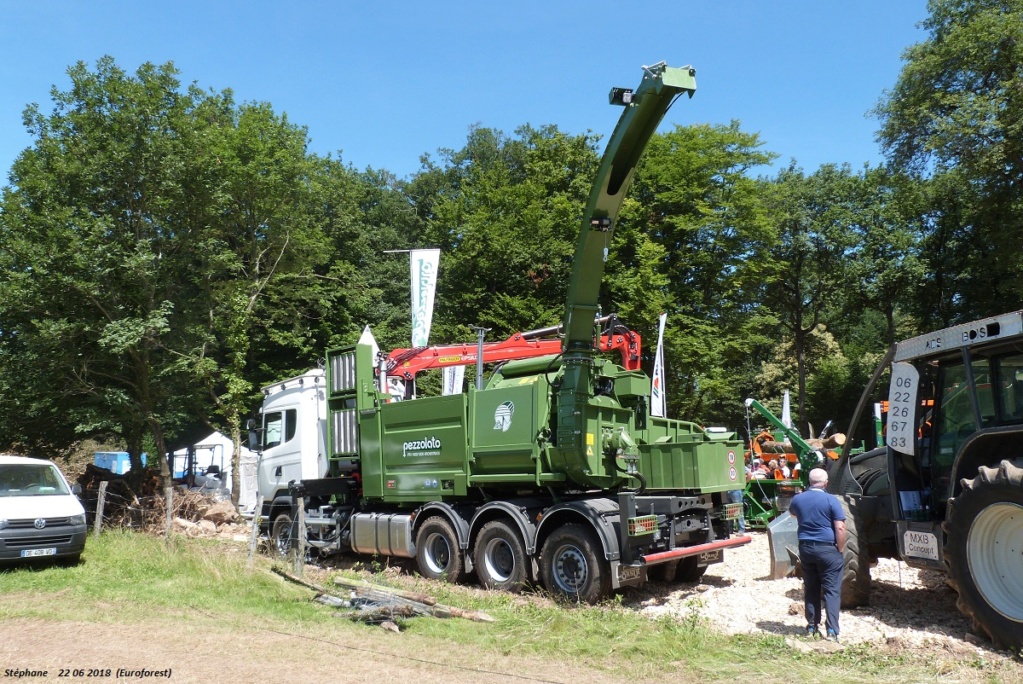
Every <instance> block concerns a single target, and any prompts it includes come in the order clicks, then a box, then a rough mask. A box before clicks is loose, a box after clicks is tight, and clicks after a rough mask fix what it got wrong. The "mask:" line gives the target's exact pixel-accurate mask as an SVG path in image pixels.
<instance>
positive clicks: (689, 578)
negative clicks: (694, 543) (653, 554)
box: [675, 556, 707, 582]
mask: <svg viewBox="0 0 1023 684" xmlns="http://www.w3.org/2000/svg"><path fill="white" fill-rule="evenodd" d="M705 572H707V566H706V565H700V564H699V562H698V560H697V558H696V556H686V557H685V558H683V559H682V560H680V561H679V562H678V570H677V571H676V572H675V581H676V582H699V581H700V579H701V578H702V577H703V573H705Z"/></svg>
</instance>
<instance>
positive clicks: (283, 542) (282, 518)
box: [270, 513, 295, 558]
mask: <svg viewBox="0 0 1023 684" xmlns="http://www.w3.org/2000/svg"><path fill="white" fill-rule="evenodd" d="M294 528H295V525H294V522H293V521H292V519H291V515H290V514H288V513H281V514H280V515H278V516H277V517H276V518H274V525H273V530H272V531H271V532H270V552H271V553H272V554H273V555H274V556H276V557H277V558H287V557H288V555H289V554H290V553H291V549H292V546H293V543H292V542H293V541H294V539H293V537H294Z"/></svg>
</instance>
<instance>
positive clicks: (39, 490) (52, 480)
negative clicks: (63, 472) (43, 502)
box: [0, 463, 69, 496]
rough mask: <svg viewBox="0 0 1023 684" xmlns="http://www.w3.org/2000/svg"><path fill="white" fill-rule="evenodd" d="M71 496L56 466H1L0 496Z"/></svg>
mask: <svg viewBox="0 0 1023 684" xmlns="http://www.w3.org/2000/svg"><path fill="white" fill-rule="evenodd" d="M56 494H69V492H68V488H67V485H66V484H64V479H63V478H62V477H61V476H60V473H59V472H57V468H56V466H53V465H51V464H48V463H41V464H39V465H36V464H34V463H30V464H23V463H18V464H7V465H0V496H54V495H56Z"/></svg>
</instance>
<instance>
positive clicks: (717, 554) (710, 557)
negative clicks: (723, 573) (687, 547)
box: [696, 549, 724, 566]
mask: <svg viewBox="0 0 1023 684" xmlns="http://www.w3.org/2000/svg"><path fill="white" fill-rule="evenodd" d="M723 560H724V554H723V553H722V551H721V549H717V550H715V551H704V552H703V553H701V554H700V556H699V560H697V561H696V564H697V565H698V566H699V565H710V564H711V563H720V562H721V561H723Z"/></svg>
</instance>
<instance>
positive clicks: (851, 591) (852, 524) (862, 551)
mask: <svg viewBox="0 0 1023 684" xmlns="http://www.w3.org/2000/svg"><path fill="white" fill-rule="evenodd" d="M841 499H842V510H843V511H844V512H845V549H843V551H842V556H843V559H844V561H845V563H844V565H843V568H842V604H841V605H842V608H843V609H845V608H859V607H860V606H866V605H868V604H869V603H870V554H869V552H868V551H869V550H868V548H867V539H866V536H862V537H861V536H860V535H861V534H864V535H865V532H866V521H864V520H862V519H860V517H859V512H858V510H857V507H856V505H855V501H853V500H851V499H850V497H848V496H843V497H841Z"/></svg>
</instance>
